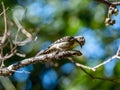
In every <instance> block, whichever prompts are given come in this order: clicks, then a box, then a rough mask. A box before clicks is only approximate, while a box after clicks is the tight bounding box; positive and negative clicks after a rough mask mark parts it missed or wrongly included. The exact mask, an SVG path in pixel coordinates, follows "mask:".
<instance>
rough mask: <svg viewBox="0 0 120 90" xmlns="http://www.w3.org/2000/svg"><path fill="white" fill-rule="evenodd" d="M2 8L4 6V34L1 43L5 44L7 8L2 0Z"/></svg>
mask: <svg viewBox="0 0 120 90" xmlns="http://www.w3.org/2000/svg"><path fill="white" fill-rule="evenodd" d="M2 8H3V14H4V26H5V29H4V35H3V37H2V40H1V43H2V44H3V43H4V42H5V40H6V38H7V20H6V10H5V6H4V3H3V2H2Z"/></svg>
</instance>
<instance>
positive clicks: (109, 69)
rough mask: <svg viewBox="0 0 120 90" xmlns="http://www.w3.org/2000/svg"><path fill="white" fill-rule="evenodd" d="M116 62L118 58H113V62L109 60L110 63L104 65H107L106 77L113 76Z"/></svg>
mask: <svg viewBox="0 0 120 90" xmlns="http://www.w3.org/2000/svg"><path fill="white" fill-rule="evenodd" d="M110 58H111V57H110ZM110 58H108V59H110ZM108 59H107V60H108ZM116 63H117V59H113V61H112V62H109V63H107V64H105V65H104V66H105V71H104V74H105V76H106V77H111V76H112V75H113V70H114V67H115V64H116Z"/></svg>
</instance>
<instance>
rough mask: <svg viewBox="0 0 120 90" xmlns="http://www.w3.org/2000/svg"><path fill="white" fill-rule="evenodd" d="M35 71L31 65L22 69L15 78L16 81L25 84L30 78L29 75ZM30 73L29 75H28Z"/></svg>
mask: <svg viewBox="0 0 120 90" xmlns="http://www.w3.org/2000/svg"><path fill="white" fill-rule="evenodd" d="M32 70H33V66H32V65H29V66H25V67H22V68H20V69H18V70H17V71H16V72H15V73H14V75H13V77H14V79H15V80H16V81H19V82H25V81H26V80H27V79H28V77H29V75H30V74H29V73H30V72H31V71H32ZM27 72H28V73H27Z"/></svg>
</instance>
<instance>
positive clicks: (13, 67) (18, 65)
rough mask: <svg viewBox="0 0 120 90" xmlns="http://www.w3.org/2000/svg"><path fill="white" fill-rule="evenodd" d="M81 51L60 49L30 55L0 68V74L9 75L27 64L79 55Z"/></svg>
mask: <svg viewBox="0 0 120 90" xmlns="http://www.w3.org/2000/svg"><path fill="white" fill-rule="evenodd" d="M80 55H81V53H80V52H79V51H61V52H54V53H50V54H45V55H40V56H36V57H31V58H27V59H24V60H22V61H19V62H17V63H14V64H12V65H10V66H8V67H4V68H0V75H2V76H9V75H12V74H13V73H14V72H15V71H16V70H17V69H19V68H21V67H23V66H27V65H29V64H35V63H38V62H42V63H45V62H47V61H52V60H58V59H61V58H67V57H72V56H80Z"/></svg>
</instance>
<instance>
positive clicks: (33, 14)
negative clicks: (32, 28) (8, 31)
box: [27, 1, 56, 24]
mask: <svg viewBox="0 0 120 90" xmlns="http://www.w3.org/2000/svg"><path fill="white" fill-rule="evenodd" d="M55 11H56V9H55V7H54V6H53V5H50V4H43V3H40V2H39V1H38V2H34V3H32V4H31V5H29V6H28V10H27V17H28V20H29V21H30V22H31V23H40V22H42V23H45V24H49V23H51V22H52V21H53V18H54V13H55ZM32 18H34V19H32Z"/></svg>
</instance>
